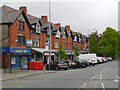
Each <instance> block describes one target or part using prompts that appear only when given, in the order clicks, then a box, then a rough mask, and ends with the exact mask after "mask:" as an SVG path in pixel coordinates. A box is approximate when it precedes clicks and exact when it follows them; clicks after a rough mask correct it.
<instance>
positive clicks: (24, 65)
mask: <svg viewBox="0 0 120 90" xmlns="http://www.w3.org/2000/svg"><path fill="white" fill-rule="evenodd" d="M27 68H28V57H25V56H21V69H27Z"/></svg>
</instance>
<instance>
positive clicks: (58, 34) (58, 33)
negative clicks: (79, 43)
mask: <svg viewBox="0 0 120 90" xmlns="http://www.w3.org/2000/svg"><path fill="white" fill-rule="evenodd" d="M56 37H57V38H60V31H59V30H58V31H57V34H56Z"/></svg>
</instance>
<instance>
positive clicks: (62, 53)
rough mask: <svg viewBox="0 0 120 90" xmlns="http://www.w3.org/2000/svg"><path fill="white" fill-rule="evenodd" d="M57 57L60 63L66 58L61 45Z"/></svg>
mask: <svg viewBox="0 0 120 90" xmlns="http://www.w3.org/2000/svg"><path fill="white" fill-rule="evenodd" d="M58 57H59V59H60V60H61V61H62V59H64V58H65V57H66V51H65V50H64V49H63V48H62V44H61V43H60V44H59V49H58Z"/></svg>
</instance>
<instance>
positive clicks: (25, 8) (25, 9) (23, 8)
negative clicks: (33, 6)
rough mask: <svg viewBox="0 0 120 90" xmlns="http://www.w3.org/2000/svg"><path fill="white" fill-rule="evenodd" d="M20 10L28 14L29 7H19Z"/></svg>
mask: <svg viewBox="0 0 120 90" xmlns="http://www.w3.org/2000/svg"><path fill="white" fill-rule="evenodd" d="M19 10H24V12H25V14H26V15H27V7H26V6H22V7H19Z"/></svg>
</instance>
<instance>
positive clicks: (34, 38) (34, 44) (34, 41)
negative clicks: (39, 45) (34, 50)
mask: <svg viewBox="0 0 120 90" xmlns="http://www.w3.org/2000/svg"><path fill="white" fill-rule="evenodd" d="M34 46H36V38H34Z"/></svg>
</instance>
